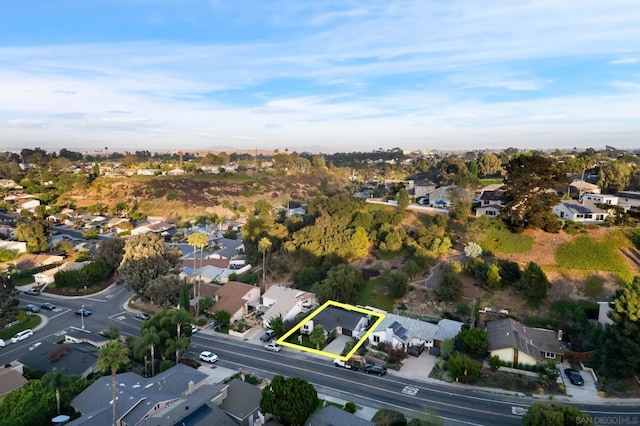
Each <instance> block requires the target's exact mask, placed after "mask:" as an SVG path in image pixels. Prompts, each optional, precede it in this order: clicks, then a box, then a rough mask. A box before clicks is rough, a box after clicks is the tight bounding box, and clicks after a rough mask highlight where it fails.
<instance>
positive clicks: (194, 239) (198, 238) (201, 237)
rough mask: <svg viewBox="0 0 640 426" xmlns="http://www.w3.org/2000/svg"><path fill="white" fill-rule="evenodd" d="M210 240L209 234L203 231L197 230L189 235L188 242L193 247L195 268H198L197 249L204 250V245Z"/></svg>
mask: <svg viewBox="0 0 640 426" xmlns="http://www.w3.org/2000/svg"><path fill="white" fill-rule="evenodd" d="M208 242H209V240H208V239H207V236H206V235H205V234H203V233H201V232H196V233H193V234H191V235H189V236H188V237H187V243H189V245H190V246H191V247H193V270H194V272H195V270H196V249H197V248H199V249H201V250H202V248H203V247H205V246H206V245H207V243H208Z"/></svg>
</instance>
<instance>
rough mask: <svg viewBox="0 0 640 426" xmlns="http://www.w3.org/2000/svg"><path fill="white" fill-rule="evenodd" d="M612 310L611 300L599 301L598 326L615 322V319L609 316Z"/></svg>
mask: <svg viewBox="0 0 640 426" xmlns="http://www.w3.org/2000/svg"><path fill="white" fill-rule="evenodd" d="M612 310H613V309H611V305H609V302H598V327H604V326H605V325H611V324H613V321H612V320H611V318H609V312H611V311H612Z"/></svg>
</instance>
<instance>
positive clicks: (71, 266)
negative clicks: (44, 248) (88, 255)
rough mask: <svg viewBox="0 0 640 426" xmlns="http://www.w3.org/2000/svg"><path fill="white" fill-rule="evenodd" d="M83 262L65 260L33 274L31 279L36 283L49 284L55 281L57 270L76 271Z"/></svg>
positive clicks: (81, 266)
mask: <svg viewBox="0 0 640 426" xmlns="http://www.w3.org/2000/svg"><path fill="white" fill-rule="evenodd" d="M85 264H86V262H65V263H63V264H62V265H60V266H57V267H55V268H52V269H48V270H46V271H42V272H38V273H37V274H33V280H34V281H35V283H36V284H38V285H44V284H51V283H52V282H54V281H55V275H56V274H57V273H58V272H62V271H77V270H79V269H82V268H83V266H84V265H85Z"/></svg>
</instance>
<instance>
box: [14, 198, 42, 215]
mask: <svg viewBox="0 0 640 426" xmlns="http://www.w3.org/2000/svg"><path fill="white" fill-rule="evenodd" d="M39 205H40V200H35V199H31V200H24V201H20V202H18V203H17V204H16V207H15V210H16V213H20V212H22V211H23V210H28V211H30V212H31V213H33V212H35V210H36V207H38V206H39Z"/></svg>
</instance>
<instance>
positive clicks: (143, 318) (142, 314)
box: [136, 312, 151, 321]
mask: <svg viewBox="0 0 640 426" xmlns="http://www.w3.org/2000/svg"><path fill="white" fill-rule="evenodd" d="M136 318H138V319H140V320H142V321H146V320H148V319H149V318H151V315H149V314H145V313H144V312H140V313H139V314H136Z"/></svg>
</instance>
